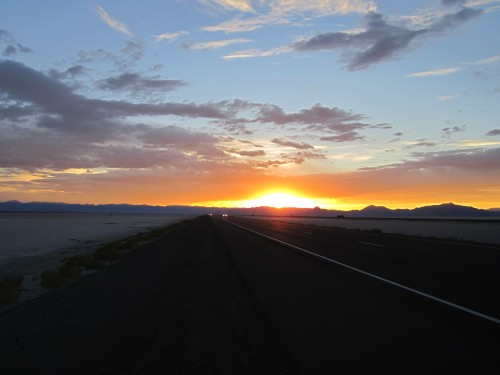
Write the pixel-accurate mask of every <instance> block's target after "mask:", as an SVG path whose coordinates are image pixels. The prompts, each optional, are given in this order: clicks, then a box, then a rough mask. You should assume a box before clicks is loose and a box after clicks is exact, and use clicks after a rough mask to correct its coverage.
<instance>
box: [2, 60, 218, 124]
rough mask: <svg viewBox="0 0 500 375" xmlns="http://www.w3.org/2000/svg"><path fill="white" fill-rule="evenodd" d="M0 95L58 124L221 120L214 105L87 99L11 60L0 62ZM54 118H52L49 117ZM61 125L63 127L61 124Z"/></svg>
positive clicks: (54, 80) (56, 81)
mask: <svg viewBox="0 0 500 375" xmlns="http://www.w3.org/2000/svg"><path fill="white" fill-rule="evenodd" d="M0 92H1V93H3V94H4V95H5V96H6V98H7V99H9V100H13V101H17V102H20V103H30V104H32V105H35V106H36V108H37V109H38V111H40V113H41V114H44V115H50V118H54V119H55V120H58V121H55V122H54V125H55V126H57V124H58V123H60V124H63V123H68V122H75V123H80V124H83V123H85V122H87V121H107V120H111V119H115V118H122V117H128V116H138V115H149V116H159V115H174V116H183V117H192V118H196V117H207V118H225V117H226V116H227V114H226V113H224V110H223V108H221V107H223V106H221V105H217V104H201V105H198V104H195V103H159V104H144V103H131V102H126V101H112V100H110V101H106V100H99V99H88V98H86V97H84V96H82V95H79V94H76V93H74V92H73V90H72V89H71V88H70V87H69V86H67V85H65V84H63V83H61V82H59V81H58V80H56V79H53V78H51V77H49V76H47V75H45V74H43V73H41V72H38V71H36V70H34V69H31V68H29V67H27V66H25V65H23V64H21V63H18V62H14V61H9V60H6V61H1V62H0ZM53 115H55V117H53ZM63 126H64V125H63Z"/></svg>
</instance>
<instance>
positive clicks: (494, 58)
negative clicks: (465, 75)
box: [469, 55, 500, 65]
mask: <svg viewBox="0 0 500 375" xmlns="http://www.w3.org/2000/svg"><path fill="white" fill-rule="evenodd" d="M497 62H500V55H496V56H492V57H488V58H486V59H482V60H477V61H474V62H471V63H469V64H472V65H487V64H494V63H497Z"/></svg>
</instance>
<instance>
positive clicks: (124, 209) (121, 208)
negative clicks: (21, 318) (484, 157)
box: [0, 201, 500, 219]
mask: <svg viewBox="0 0 500 375" xmlns="http://www.w3.org/2000/svg"><path fill="white" fill-rule="evenodd" d="M0 212H61V213H65V212H68V213H69V212H82V213H84V212H86V213H124V214H125V213H145V214H167V215H183V214H186V215H205V214H209V213H212V214H223V213H227V214H231V215H259V216H266V215H268V216H314V217H347V218H455V219H459V218H483V219H486V218H497V219H500V209H490V210H482V209H477V208H474V207H468V206H460V205H456V204H453V203H444V204H440V205H433V206H424V207H419V208H415V209H411V210H410V209H396V210H391V209H389V208H387V207H383V206H373V205H372V206H368V207H365V208H363V209H362V210H352V211H339V210H326V209H322V208H319V207H315V208H312V209H311V208H274V207H253V208H223V207H202V206H184V205H174V206H148V205H131V204H97V205H94V204H68V203H54V202H30V203H21V202H18V201H8V202H0Z"/></svg>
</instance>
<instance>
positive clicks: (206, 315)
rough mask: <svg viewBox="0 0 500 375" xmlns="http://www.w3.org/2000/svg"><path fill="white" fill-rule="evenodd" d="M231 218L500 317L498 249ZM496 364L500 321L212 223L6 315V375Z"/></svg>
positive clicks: (477, 370) (1, 333)
mask: <svg viewBox="0 0 500 375" xmlns="http://www.w3.org/2000/svg"><path fill="white" fill-rule="evenodd" d="M229 221H234V222H236V221H237V222H238V224H239V225H242V226H245V227H248V228H250V229H252V230H255V231H259V232H265V233H266V234H267V235H269V236H272V237H279V238H280V240H282V241H286V242H293V244H294V245H295V246H299V247H302V248H306V249H308V250H314V251H315V252H320V253H321V254H323V255H325V256H326V255H327V256H328V257H333V256H335V257H338V258H339V259H338V260H339V261H342V262H346V263H348V262H349V263H352V265H353V266H356V267H359V268H362V267H363V268H365V267H366V268H367V270H368V271H370V272H373V273H380V275H381V276H383V277H387V278H397V280H395V281H397V282H400V283H403V282H404V283H407V282H408V283H412V287H419V288H420V287H422V288H423V287H426V288H427V287H428V288H437V289H432V291H433V292H436V293H438V292H439V291H440V290H442V291H444V292H447V291H448V290H452V292H451V294H444V295H443V296H445V297H446V298H450V299H452V297H453V296H454V295H457V296H458V297H461V296H462V294H461V293H460V287H459V288H455V289H457V290H455V289H454V288H453V286H454V285H455V284H456V283H462V284H467V283H469V282H473V283H474V287H472V289H474V288H476V287H477V288H479V287H480V286H481V287H482V286H484V285H486V287H487V289H488V290H487V291H481V290H477V293H476V294H478V295H479V296H480V298H479V297H474V293H473V292H470V293H469V292H464V294H467V297H464V299H463V301H465V302H467V303H469V302H470V303H471V304H472V303H475V302H474V301H476V300H477V301H478V302H477V305H474V306H472V307H474V308H477V309H479V308H481V309H483V308H484V309H485V310H484V311H485V312H488V314H496V312H497V311H498V309H497V308H498V306H497V302H495V301H497V300H498V297H497V296H495V292H497V291H498V286H499V284H498V279H497V278H496V274H498V272H497V271H498V264H499V262H498V258H497V255H496V254H497V252H498V251H497V252H495V251H494V249H490V248H476V247H473V248H461V247H460V246H458V245H450V246H451V247H450V248H449V249H448V248H447V246H448V245H445V244H444V243H437V244H435V243H433V242H420V241H416V242H415V240H408V242H406V240H405V239H403V238H401V237H394V236H369V235H365V234H363V233H354V234H353V233H350V232H346V231H336V230H333V229H324V228H315V227H303V226H297V225H292V226H290V225H284V224H270V223H266V222H260V223H257V222H255V221H250V220H244V219H237V218H229ZM353 236H354V237H353ZM377 241H378V242H377ZM367 244H368V245H367ZM398 244H399V245H398ZM375 245H377V246H375ZM381 246H384V247H381ZM457 246H458V247H457ZM443 248H446V249H447V250H443V252H440V253H437V254H434V252H436V251H437V250H439V249H443ZM433 249H434V250H433ZM467 249H468V250H467ZM432 256H434V258H432ZM455 258H457V259H455ZM495 262H496V263H495ZM476 268H477V270H476ZM495 270H496V271H495ZM441 271H442V272H444V275H440V272H441ZM471 272H472V274H471ZM449 278H451V280H450V279H449ZM462 278H464V279H465V280H468V281H462ZM490 281H491V283H490V284H488V283H489V282H490ZM435 283H437V284H438V285H437V286H436V285H435ZM443 283H445V284H446V286H443V285H441V284H443ZM462 284H460V285H462ZM427 292H429V290H427ZM483 296H487V297H488V298H490V297H491V300H490V301H483ZM461 298H462V297H461ZM461 301H462V300H461ZM481 301H482V302H481ZM498 353H500V328H499V325H498V324H496V323H493V322H491V321H487V320H484V319H481V318H478V317H476V316H473V315H470V314H467V313H465V312H463V311H460V310H457V309H453V308H450V307H449V306H446V305H443V304H440V303H437V302H435V301H432V300H429V299H427V298H424V297H422V296H419V295H416V294H414V293H410V292H408V291H406V290H403V289H401V288H398V287H395V286H393V285H389V284H387V283H385V282H382V281H379V280H375V279H373V278H371V277H367V276H366V275H363V274H360V273H358V272H355V271H353V270H350V269H347V268H345V267H342V266H339V265H336V264H333V263H331V262H327V261H324V260H320V259H318V258H316V257H313V256H310V255H307V254H304V253H302V252H300V251H297V250H294V249H292V248H290V247H288V246H284V245H282V244H279V243H276V242H273V241H271V240H269V239H267V238H265V237H262V236H260V235H256V234H255V233H252V232H249V231H247V230H243V229H241V228H239V227H236V226H234V225H233V224H231V223H229V222H227V221H225V220H221V219H218V218H215V217H213V218H212V219H209V218H208V217H201V218H199V219H196V220H194V221H192V222H191V223H190V224H189V225H186V226H184V227H183V228H180V229H178V230H176V231H174V232H172V233H170V234H168V235H167V236H165V238H163V239H161V240H159V241H156V242H153V243H151V244H149V245H147V246H145V247H144V248H141V249H137V250H135V251H133V252H131V253H129V254H128V255H127V256H126V257H125V259H124V260H122V261H120V262H118V263H117V264H115V265H113V266H112V267H110V268H109V269H107V270H105V271H102V272H98V273H95V274H93V275H90V276H88V277H85V278H83V279H82V280H81V281H79V282H76V283H74V284H70V285H68V286H67V287H64V288H63V289H60V290H56V291H54V292H51V293H48V294H47V295H44V296H42V297H40V298H38V299H36V300H34V301H32V302H30V303H27V304H24V305H22V306H20V307H18V308H16V309H14V310H12V311H10V312H8V313H4V314H2V315H0V374H2V375H4V374H89V373H90V374H367V373H370V374H373V373H383V374H497V373H499V371H500V356H499V355H498Z"/></svg>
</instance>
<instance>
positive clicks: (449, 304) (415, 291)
mask: <svg viewBox="0 0 500 375" xmlns="http://www.w3.org/2000/svg"><path fill="white" fill-rule="evenodd" d="M228 223H229V224H232V225H234V226H236V227H238V228H241V229H243V230H246V231H248V232H252V233H254V234H257V235H259V236H262V237H265V238H268V239H270V240H271V241H274V242H278V243H280V244H283V245H285V246H289V247H291V248H293V249H296V250H299V251H302V252H304V253H307V254H309V255H312V256H315V257H317V258H320V259H323V260H326V261H328V262H331V263H334V264H336V265H338V266H341V267H345V268H347V269H350V270H352V271H356V272H359V273H361V274H363V275H365V276H368V277H371V278H373V279H376V280H379V281H382V282H384V283H387V284H390V285H393V286H395V287H398V288H401V289H404V290H406V291H408V292H411V293H414V294H418V295H419V296H422V297H425V298H428V299H430V300H432V301H435V302H439V303H441V304H443V305H446V306H449V307H453V308H455V309H457V310H460V311H463V312H466V313H468V314H471V315H474V316H477V317H479V318H482V319H485V320H488V321H490V322H493V323H496V324H500V319H497V318H494V317H492V316H489V315H486V314H483V313H481V312H479V311H475V310H472V309H469V308H468V307H465V306H461V305H458V304H456V303H453V302H450V301H447V300H445V299H442V298H439V297H436V296H433V295H432V294H428V293H425V292H421V291H420V290H417V289H414V288H410V287H409V286H406V285H403V284H400V283H397V282H395V281H391V280H389V279H386V278H384V277H380V276H377V275H375V274H373V273H370V272H366V271H363V270H361V269H359V268H356V267H352V266H349V265H348V264H345V263H342V262H338V261H336V260H333V259H330V258H327V257H324V256H323V255H319V254H316V253H313V252H312V251H309V250H306V249H303V248H301V247H298V246H295V245H292V244H289V243H287V242H285V241H281V240H278V239H276V238H273V237H270V236H268V235H265V234H262V233H259V232H256V231H254V230H252V229H248V228H245V227H242V226H241V225H238V224H235V223H232V222H229V221H228Z"/></svg>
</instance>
